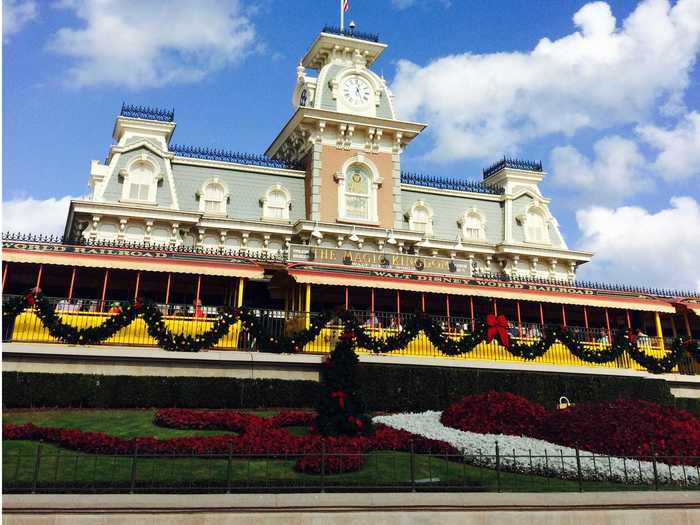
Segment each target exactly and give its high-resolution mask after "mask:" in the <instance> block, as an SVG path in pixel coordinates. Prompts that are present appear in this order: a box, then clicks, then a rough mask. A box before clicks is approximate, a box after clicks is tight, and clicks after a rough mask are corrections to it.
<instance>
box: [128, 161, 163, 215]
mask: <svg viewBox="0 0 700 525" xmlns="http://www.w3.org/2000/svg"><path fill="white" fill-rule="evenodd" d="M119 175H120V177H122V178H123V181H124V187H123V189H122V200H125V201H136V202H143V203H154V202H155V201H156V190H157V187H158V180H159V179H160V178H161V176H160V170H159V168H158V167H157V166H156V165H155V164H154V163H153V162H152V161H151V160H149V159H148V157H147V156H146V155H143V156H141V157H140V158H138V159H137V160H135V161H133V162H132V163H131V164H130V165H129V167H128V168H127V169H124V170H121V171H120V172H119Z"/></svg>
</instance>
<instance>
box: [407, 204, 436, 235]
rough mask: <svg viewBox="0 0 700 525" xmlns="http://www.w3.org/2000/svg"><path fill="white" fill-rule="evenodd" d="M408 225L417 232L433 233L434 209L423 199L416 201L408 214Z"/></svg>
mask: <svg viewBox="0 0 700 525" xmlns="http://www.w3.org/2000/svg"><path fill="white" fill-rule="evenodd" d="M408 227H409V228H410V229H411V230H413V231H416V232H421V233H424V234H426V235H432V233H433V210H432V208H431V207H430V206H429V205H428V204H426V203H425V202H423V201H418V202H416V203H415V204H414V205H413V206H412V207H411V212H410V213H409V216H408Z"/></svg>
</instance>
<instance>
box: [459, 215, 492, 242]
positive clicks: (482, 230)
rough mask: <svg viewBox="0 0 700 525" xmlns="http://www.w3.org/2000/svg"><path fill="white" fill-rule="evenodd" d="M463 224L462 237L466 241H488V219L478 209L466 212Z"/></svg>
mask: <svg viewBox="0 0 700 525" xmlns="http://www.w3.org/2000/svg"><path fill="white" fill-rule="evenodd" d="M461 223H462V237H463V238H464V239H465V240H469V241H483V240H485V239H486V219H485V218H484V215H483V214H482V213H481V212H480V211H479V210H477V209H476V208H472V209H471V210H469V211H467V212H465V214H464V216H463V217H462V220H461Z"/></svg>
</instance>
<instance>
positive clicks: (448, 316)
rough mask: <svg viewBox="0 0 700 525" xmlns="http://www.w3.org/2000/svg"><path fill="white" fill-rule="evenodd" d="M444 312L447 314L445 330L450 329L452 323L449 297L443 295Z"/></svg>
mask: <svg viewBox="0 0 700 525" xmlns="http://www.w3.org/2000/svg"><path fill="white" fill-rule="evenodd" d="M445 311H446V312H447V329H448V330H449V329H450V326H451V325H452V323H451V322H450V295H449V294H445Z"/></svg>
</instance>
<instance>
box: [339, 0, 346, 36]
mask: <svg viewBox="0 0 700 525" xmlns="http://www.w3.org/2000/svg"><path fill="white" fill-rule="evenodd" d="M344 25H345V11H343V0H340V30H341V31H342V30H343V29H344Z"/></svg>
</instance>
